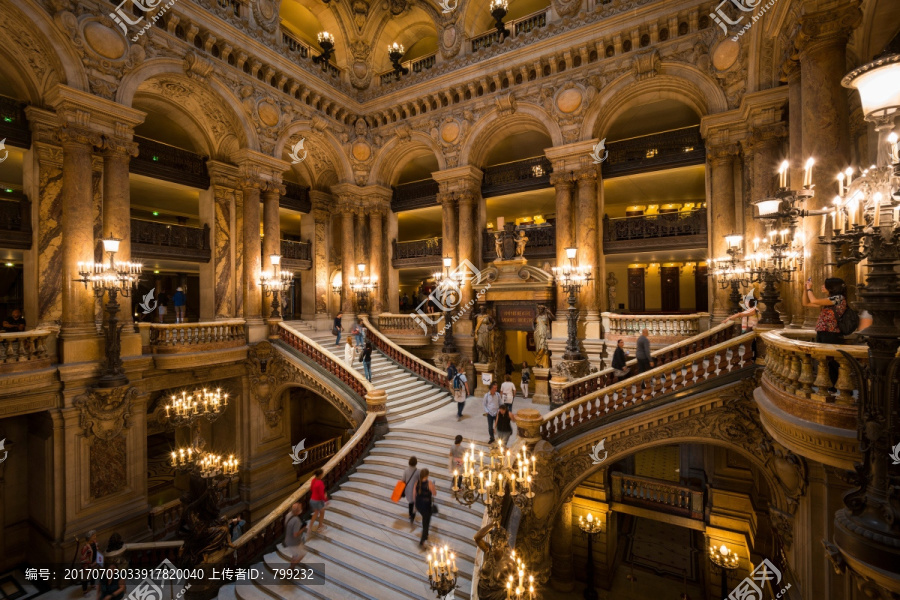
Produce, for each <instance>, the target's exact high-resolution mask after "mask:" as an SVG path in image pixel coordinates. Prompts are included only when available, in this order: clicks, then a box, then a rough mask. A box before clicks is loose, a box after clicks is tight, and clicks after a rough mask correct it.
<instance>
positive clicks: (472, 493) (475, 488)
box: [451, 440, 537, 521]
mask: <svg viewBox="0 0 900 600" xmlns="http://www.w3.org/2000/svg"><path fill="white" fill-rule="evenodd" d="M485 458H487V460H485ZM536 476H537V462H536V460H535V457H534V456H533V455H532V456H530V457H529V456H528V450H527V449H523V450H522V451H521V452H519V453H517V454H516V455H515V456H513V455H512V453H511V451H510V450H508V449H507V450H506V451H505V452H504V450H503V441H502V440H499V441H498V443H497V445H496V446H492V447H491V448H490V450H489V451H488V456H487V457H485V455H484V452H483V451H479V452H478V454H477V455H476V453H475V443H474V442H473V443H472V446H471V448H470V449H469V450H468V451H467V452H466V453H465V454H464V455H463V471H462V473H460V472H459V470H458V469H456V470H454V471H453V487H452V488H451V490H452V491H453V497H454V498H456V500H457V502H459V503H460V504H463V505H465V506H471V505H472V504H474V503H475V502H478V501H483V502H484V505H485V506H487V508H488V510H489V511H490V514H491V518H492V519H493V520H495V521H497V520H498V519H499V518H500V510H501V507H502V504H503V501H504V499H505V498H506V497H507V496H509V497H510V498H511V499H512V501H513V502H514V503H515V504H516V506H518V507H519V508H520V509H521V510H523V511H525V510H530V508H531V501H532V499H533V498H534V492H533V491H532V489H531V483H532V478H533V477H536Z"/></svg>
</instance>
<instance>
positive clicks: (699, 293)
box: [694, 265, 709, 312]
mask: <svg viewBox="0 0 900 600" xmlns="http://www.w3.org/2000/svg"><path fill="white" fill-rule="evenodd" d="M694 297H695V298H696V299H697V304H696V306H697V312H709V272H708V271H707V270H706V265H704V266H702V267H701V266H700V265H697V266H696V267H694Z"/></svg>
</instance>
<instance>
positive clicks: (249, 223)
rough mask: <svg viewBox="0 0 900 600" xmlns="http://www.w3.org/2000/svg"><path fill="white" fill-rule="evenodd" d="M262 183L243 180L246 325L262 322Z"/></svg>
mask: <svg viewBox="0 0 900 600" xmlns="http://www.w3.org/2000/svg"><path fill="white" fill-rule="evenodd" d="M261 187H262V183H261V182H260V181H258V180H256V179H253V178H249V177H248V178H246V179H245V180H244V181H243V184H242V188H241V191H242V192H243V195H244V206H243V211H244V215H243V217H244V220H243V228H242V238H243V248H244V251H243V263H242V265H243V280H242V281H243V282H244V302H243V308H244V320H245V321H246V322H247V324H248V325H260V324H262V288H260V286H259V272H260V271H261V270H262V269H261V267H262V264H261V259H260V254H261V243H260V239H259V195H260V188H261Z"/></svg>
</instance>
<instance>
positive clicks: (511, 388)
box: [500, 375, 516, 408]
mask: <svg viewBox="0 0 900 600" xmlns="http://www.w3.org/2000/svg"><path fill="white" fill-rule="evenodd" d="M500 393H501V394H503V402H504V403H506V404H509V406H510V408H512V404H513V401H514V400H515V398H516V384H514V383H513V382H512V377H510V376H509V375H507V376H506V381H504V382H503V385H501V386H500Z"/></svg>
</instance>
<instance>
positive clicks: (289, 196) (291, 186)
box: [280, 181, 312, 213]
mask: <svg viewBox="0 0 900 600" xmlns="http://www.w3.org/2000/svg"><path fill="white" fill-rule="evenodd" d="M284 187H285V192H284V195H283V196H282V197H281V202H280V205H281V206H282V207H283V208H288V209H290V210H296V211H297V212H302V213H309V212H310V211H312V202H311V201H310V199H309V188H308V187H306V186H304V185H300V184H299V183H294V182H292V181H285V182H284Z"/></svg>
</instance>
